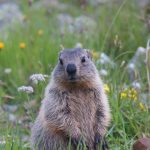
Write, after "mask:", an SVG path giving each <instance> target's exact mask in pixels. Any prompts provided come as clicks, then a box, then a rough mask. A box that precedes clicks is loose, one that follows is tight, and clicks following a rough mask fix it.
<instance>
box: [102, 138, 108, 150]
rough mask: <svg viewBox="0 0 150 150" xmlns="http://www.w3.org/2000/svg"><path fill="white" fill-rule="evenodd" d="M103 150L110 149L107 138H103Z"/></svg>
mask: <svg viewBox="0 0 150 150" xmlns="http://www.w3.org/2000/svg"><path fill="white" fill-rule="evenodd" d="M102 150H108V143H107V141H106V139H105V138H104V139H103V143H102Z"/></svg>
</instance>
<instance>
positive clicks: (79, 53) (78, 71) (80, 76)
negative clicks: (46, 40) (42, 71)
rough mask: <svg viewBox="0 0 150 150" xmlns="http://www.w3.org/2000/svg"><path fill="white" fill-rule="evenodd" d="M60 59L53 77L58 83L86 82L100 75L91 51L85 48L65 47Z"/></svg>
mask: <svg viewBox="0 0 150 150" xmlns="http://www.w3.org/2000/svg"><path fill="white" fill-rule="evenodd" d="M58 60H59V61H58V64H57V66H56V67H55V69H54V72H53V79H54V80H55V81H56V82H58V83H63V84H64V83H67V84H86V83H89V82H91V81H93V80H94V79H95V78H96V77H97V75H98V73H97V69H96V67H95V65H94V63H93V61H92V56H91V53H90V52H89V51H87V50H85V49H81V48H74V49H65V50H63V51H61V52H60V54H59V59H58Z"/></svg>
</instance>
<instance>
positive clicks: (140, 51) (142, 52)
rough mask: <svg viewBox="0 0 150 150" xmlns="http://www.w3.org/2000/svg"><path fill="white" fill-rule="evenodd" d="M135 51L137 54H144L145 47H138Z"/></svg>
mask: <svg viewBox="0 0 150 150" xmlns="http://www.w3.org/2000/svg"><path fill="white" fill-rule="evenodd" d="M137 52H138V53H139V54H144V55H145V53H146V49H145V48H144V47H139V48H138V49H137Z"/></svg>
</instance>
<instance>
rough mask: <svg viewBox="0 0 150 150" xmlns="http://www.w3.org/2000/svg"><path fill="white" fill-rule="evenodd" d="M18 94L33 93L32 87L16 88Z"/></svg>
mask: <svg viewBox="0 0 150 150" xmlns="http://www.w3.org/2000/svg"><path fill="white" fill-rule="evenodd" d="M18 92H25V93H28V94H29V93H33V92H34V90H33V87H32V86H21V87H18Z"/></svg>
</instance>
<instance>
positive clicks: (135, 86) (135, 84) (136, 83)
mask: <svg viewBox="0 0 150 150" xmlns="http://www.w3.org/2000/svg"><path fill="white" fill-rule="evenodd" d="M132 87H133V88H135V89H137V90H140V89H141V85H140V83H139V82H136V81H135V82H133V83H132Z"/></svg>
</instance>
